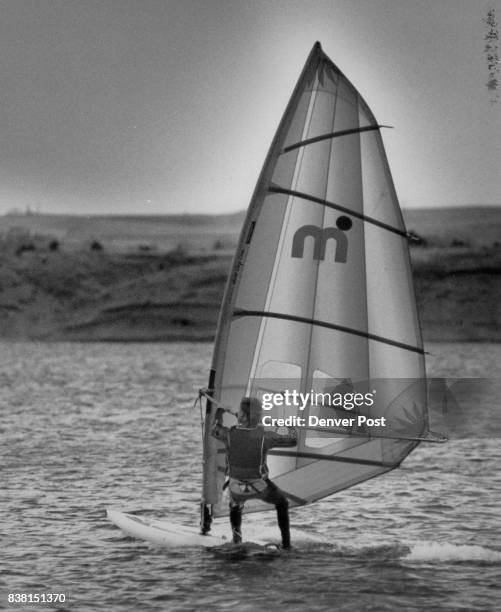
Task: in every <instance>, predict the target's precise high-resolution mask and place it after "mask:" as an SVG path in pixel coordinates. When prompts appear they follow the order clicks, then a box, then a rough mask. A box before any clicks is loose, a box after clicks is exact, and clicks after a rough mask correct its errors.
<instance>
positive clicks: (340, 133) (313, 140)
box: [282, 125, 391, 153]
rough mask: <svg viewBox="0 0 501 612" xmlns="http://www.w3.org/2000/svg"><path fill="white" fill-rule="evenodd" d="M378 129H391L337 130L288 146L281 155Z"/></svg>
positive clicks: (377, 127) (371, 127)
mask: <svg viewBox="0 0 501 612" xmlns="http://www.w3.org/2000/svg"><path fill="white" fill-rule="evenodd" d="M380 128H391V126H390V125H366V126H364V127H356V128H349V129H346V130H339V131H338V132H329V133H328V134H321V135H320V136H315V137H314V138H308V139H307V140H302V141H300V142H296V143H294V144H292V145H288V146H287V147H285V148H284V149H283V151H282V153H288V152H289V151H293V150H294V149H299V148H301V147H306V146H308V145H310V144H314V143H316V142H320V141H322V140H331V139H333V138H340V137H341V136H348V135H349V134H359V133H361V132H370V131H372V130H379V129H380Z"/></svg>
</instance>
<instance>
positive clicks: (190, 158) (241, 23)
mask: <svg viewBox="0 0 501 612" xmlns="http://www.w3.org/2000/svg"><path fill="white" fill-rule="evenodd" d="M489 6H491V7H494V8H495V9H496V12H497V13H496V14H497V19H498V22H501V0H492V1H491V2H487V1H483V0H0V133H1V139H0V143H1V145H0V213H1V212H5V211H6V210H8V209H11V208H13V207H19V208H21V209H25V208H26V207H27V206H29V207H30V208H31V209H33V210H40V211H41V212H54V213H55V212H74V213H80V214H85V213H140V214H146V213H169V212H230V211H235V210H241V209H243V208H245V207H247V205H248V202H249V199H250V196H251V192H252V189H253V187H254V183H255V181H256V180H257V176H258V173H259V170H260V168H261V165H262V163H263V160H264V157H265V154H266V152H267V149H268V146H269V144H270V142H271V139H272V136H273V133H274V131H275V129H276V127H277V124H278V121H279V120H280V117H281V115H282V113H283V110H284V108H285V105H286V103H287V101H288V99H289V96H290V94H291V92H292V89H293V86H294V84H295V82H296V80H297V78H298V76H299V73H300V71H301V69H302V67H303V64H304V62H305V60H306V57H307V55H308V53H309V51H310V49H311V47H312V45H313V43H314V42H315V41H316V40H319V41H320V42H321V43H322V46H323V48H324V51H325V52H326V53H327V55H329V57H330V58H331V59H332V60H333V61H334V62H335V63H336V64H337V65H338V66H339V68H340V69H341V70H342V71H343V72H344V73H345V74H346V75H347V76H348V78H349V79H350V80H351V81H352V82H353V83H354V85H355V86H356V87H357V89H358V90H359V91H360V92H361V93H362V95H363V96H364V98H365V99H366V101H367V102H368V104H369V105H370V107H371V108H372V110H373V111H374V114H375V116H376V118H377V119H378V121H379V122H380V123H383V124H389V125H392V126H394V128H395V129H393V130H383V138H384V141H385V144H386V148H387V153H388V157H389V161H390V166H391V169H392V172H393V177H394V180H395V184H396V188H397V192H398V194H399V197H400V200H401V203H402V205H403V206H407V207H411V206H412V207H414V206H436V205H462V204H501V172H500V165H501V164H500V160H501V101H500V102H498V103H497V104H491V103H490V97H489V92H488V90H487V87H486V82H487V79H488V71H487V64H486V60H485V58H484V46H485V41H484V36H485V33H486V28H485V24H483V23H482V18H483V17H485V15H486V12H487V8H488V7H489Z"/></svg>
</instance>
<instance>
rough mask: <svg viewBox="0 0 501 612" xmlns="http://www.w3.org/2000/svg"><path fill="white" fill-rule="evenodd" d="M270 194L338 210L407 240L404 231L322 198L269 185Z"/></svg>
mask: <svg viewBox="0 0 501 612" xmlns="http://www.w3.org/2000/svg"><path fill="white" fill-rule="evenodd" d="M269 191H270V193H283V194H286V195H290V196H294V197H296V198H301V199H302V200H309V201H310V202H313V203H315V204H320V205H321V206H326V207H327V208H332V209H334V210H339V211H340V212H345V213H346V214H348V215H351V216H353V217H355V218H357V219H360V220H362V221H366V222H367V223H372V224H373V225H377V226H378V227H381V228H383V229H385V230H388V231H389V232H393V233H395V234H399V235H400V236H402V237H404V238H407V236H408V234H407V232H406V231H404V230H401V229H399V228H398V227H392V226H391V225H388V224H386V223H383V222H381V221H378V220H377V219H374V218H372V217H368V216H367V215H363V214H362V213H359V212H357V211H355V210H352V209H350V208H349V207H348V206H341V204H335V203H334V202H328V201H327V200H323V199H322V198H317V197H315V196H313V195H310V194H308V193H302V192H300V191H294V190H293V189H285V188H283V187H280V186H279V185H270V187H269Z"/></svg>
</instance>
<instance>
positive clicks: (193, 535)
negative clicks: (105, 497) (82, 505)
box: [106, 508, 227, 548]
mask: <svg viewBox="0 0 501 612" xmlns="http://www.w3.org/2000/svg"><path fill="white" fill-rule="evenodd" d="M106 514H107V517H108V519H109V520H110V521H111V522H112V523H113V524H114V525H116V526H117V527H120V529H121V530H122V531H123V532H124V533H125V534H126V535H128V536H132V537H133V538H139V539H141V540H145V541H146V542H149V543H150V544H153V545H154V546H164V547H167V548H179V547H190V546H205V547H207V548H210V547H212V546H221V545H223V544H225V543H227V539H226V538H225V537H224V536H219V535H200V534H199V532H198V529H196V528H194V527H186V526H185V525H177V524H175V523H170V522H168V521H159V520H157V519H151V518H146V517H142V516H136V515H134V514H126V513H125V512H120V511H119V510H113V509H112V508H107V509H106Z"/></svg>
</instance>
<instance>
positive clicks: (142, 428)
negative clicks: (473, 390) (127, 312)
mask: <svg viewBox="0 0 501 612" xmlns="http://www.w3.org/2000/svg"><path fill="white" fill-rule="evenodd" d="M1 348H2V351H1V355H0V406H1V414H2V421H1V423H0V433H1V440H2V445H1V448H0V460H1V463H0V479H1V480H0V482H1V488H2V496H1V498H0V526H1V535H0V538H1V555H0V609H4V610H61V611H62V610H72V611H73V610H77V611H87V610H120V611H126V612H128V611H131V612H132V611H136V610H142V611H147V612H149V611H153V610H161V611H171V610H179V611H181V610H186V611H189V610H199V609H205V610H214V611H216V610H218V611H224V610H227V609H228V610H232V612H233V611H237V612H243V611H247V610H249V611H255V610H264V609H275V610H288V611H289V610H292V611H295V610H334V609H335V610H339V611H353V612H355V611H356V612H359V611H360V610H378V611H379V610H392V611H393V610H395V611H400V610H405V611H414V610H444V611H445V610H449V611H452V610H464V611H466V610H472V611H473V610H475V611H481V610H482V611H483V610H495V609H497V608H498V607H499V603H500V601H501V592H500V590H499V577H500V573H501V542H500V540H499V509H500V501H501V499H500V498H501V476H500V469H499V467H500V463H501V461H500V459H501V448H500V444H499V439H498V438H494V437H490V434H489V428H488V427H485V426H484V428H483V431H481V432H480V433H479V432H478V431H477V432H476V434H475V435H476V436H477V437H475V438H474V439H471V438H468V437H464V436H463V437H461V438H460V439H452V440H451V441H450V442H449V443H448V444H446V445H426V446H425V445H424V444H422V445H421V446H420V447H419V448H418V449H417V450H416V451H415V452H414V453H412V454H411V455H410V456H409V457H408V458H407V459H406V460H405V462H404V463H403V465H402V467H401V469H399V470H395V471H393V472H391V473H389V474H387V475H385V476H382V477H380V478H376V479H374V480H372V481H369V482H367V483H364V484H363V485H360V486H357V487H354V488H352V489H349V490H348V491H344V492H342V493H340V494H338V495H336V496H333V497H332V498H331V499H328V500H324V501H322V502H319V503H317V504H313V505H312V506H310V507H307V508H302V509H296V510H293V511H292V512H291V520H292V527H293V530H292V535H293V540H294V543H295V544H296V546H297V550H296V552H294V553H292V554H290V555H287V556H282V557H279V558H274V559H270V560H269V561H262V560H261V561H258V560H255V559H254V560H250V559H249V560H244V561H229V560H224V559H219V558H215V557H214V556H213V555H212V554H211V553H209V552H206V551H200V550H197V549H185V550H177V551H166V550H159V549H152V548H149V547H148V546H147V545H145V544H143V543H142V542H140V541H136V540H132V539H130V538H125V537H124V536H123V535H122V533H121V532H120V531H119V530H118V529H117V528H115V527H114V526H113V525H111V524H110V523H108V522H107V521H106V520H105V512H104V509H105V507H106V506H108V505H111V506H114V507H117V508H121V509H123V510H127V511H139V512H144V513H145V514H147V515H151V516H159V517H160V516H166V515H167V512H168V516H169V518H170V519H171V520H173V521H176V522H181V523H184V524H193V523H194V522H196V520H197V505H198V499H199V488H200V468H199V465H200V415H199V412H198V411H197V410H195V409H193V406H192V405H193V399H194V397H195V394H196V390H197V389H198V387H200V386H202V385H204V384H205V382H206V374H207V370H208V364H209V361H210V352H211V348H212V347H211V346H209V345H197V344H154V345H148V344H106V343H103V344H23V343H19V344H16V343H15V344H2V345H1ZM428 350H429V351H430V352H431V355H430V356H429V358H428V365H429V368H430V373H431V374H432V375H434V376H444V375H446V376H452V377H460V376H485V377H492V378H493V377H494V376H496V373H497V372H496V368H497V364H498V363H499V360H500V357H501V345H495V344H490V345H489V344H435V345H429V346H428ZM488 400H489V401H487V402H484V403H486V404H488V405H489V406H490V407H491V409H492V412H491V413H490V416H489V414H488V415H487V417H486V415H485V411H484V415H483V423H484V425H486V424H488V419H489V418H491V417H492V418H494V417H495V416H496V413H495V411H496V410H498V407H499V401H498V398H497V397H495V396H493V397H490V398H488ZM273 515H274V513H267V514H265V515H253V516H251V517H244V518H245V522H244V535H247V536H250V535H252V534H253V533H256V532H261V533H262V532H263V531H264V532H265V533H266V534H267V535H268V534H269V537H270V539H272V540H277V539H278V531H277V528H276V525H275V522H274V516H273ZM49 592H52V593H64V594H65V595H66V602H65V603H60V604H56V605H54V604H44V605H41V604H14V603H12V604H9V603H8V600H7V594H8V593H49Z"/></svg>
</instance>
